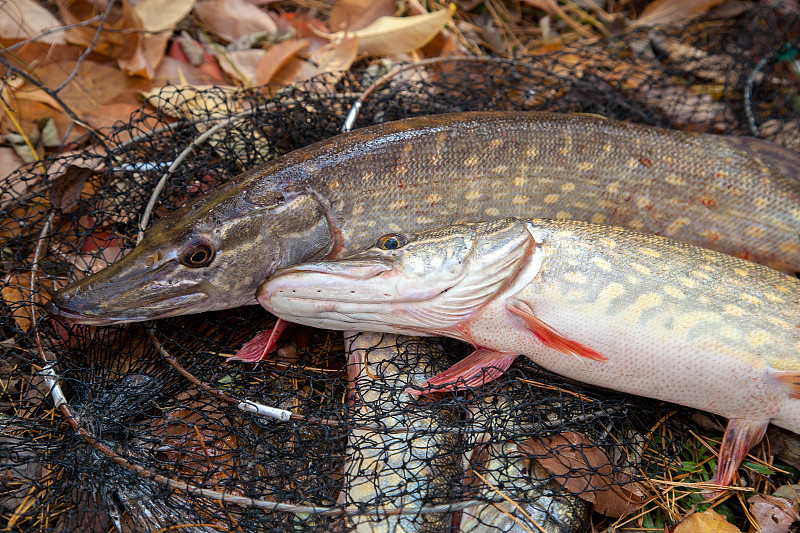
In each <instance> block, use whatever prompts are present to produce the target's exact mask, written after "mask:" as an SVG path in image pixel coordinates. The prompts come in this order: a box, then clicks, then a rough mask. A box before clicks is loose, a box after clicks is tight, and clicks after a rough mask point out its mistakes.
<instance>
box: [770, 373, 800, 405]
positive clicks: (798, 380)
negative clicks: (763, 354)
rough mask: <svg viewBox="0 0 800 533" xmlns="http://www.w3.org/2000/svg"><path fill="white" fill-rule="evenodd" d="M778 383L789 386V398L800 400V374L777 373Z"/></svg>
mask: <svg viewBox="0 0 800 533" xmlns="http://www.w3.org/2000/svg"><path fill="white" fill-rule="evenodd" d="M775 377H776V378H777V379H778V381H780V382H782V383H784V384H786V385H788V386H789V397H790V398H794V399H795V400H800V372H792V371H788V370H782V371H775Z"/></svg>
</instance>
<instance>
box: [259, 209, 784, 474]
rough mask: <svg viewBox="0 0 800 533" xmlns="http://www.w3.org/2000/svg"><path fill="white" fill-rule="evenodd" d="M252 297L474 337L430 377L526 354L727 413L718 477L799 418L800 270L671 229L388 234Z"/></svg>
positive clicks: (459, 377)
mask: <svg viewBox="0 0 800 533" xmlns="http://www.w3.org/2000/svg"><path fill="white" fill-rule="evenodd" d="M258 300H259V302H260V303H261V304H262V305H263V306H264V307H265V308H266V309H267V310H269V311H270V312H272V313H274V314H275V315H277V316H279V317H281V318H283V319H286V320H289V321H292V322H298V323H301V324H307V325H311V326H316V327H322V328H329V329H360V330H367V331H381V332H391V333H400V334H406V335H436V336H449V337H453V338H456V339H461V340H463V341H466V342H469V343H471V344H472V345H474V346H475V347H476V351H475V352H474V353H473V354H472V355H470V356H469V357H467V358H466V359H464V360H462V361H461V362H459V363H457V364H456V365H454V366H453V367H451V368H450V369H449V370H447V371H445V372H444V373H443V374H440V375H439V376H437V377H435V378H433V379H430V380H428V382H427V386H443V387H444V388H448V387H452V386H454V385H453V383H456V382H461V383H463V384H465V385H473V386H477V385H480V384H481V383H483V382H485V381H486V380H488V379H492V378H493V377H495V376H497V375H498V374H499V373H502V371H503V370H504V369H506V368H508V366H509V365H510V364H511V362H512V361H513V360H514V359H515V358H516V357H517V356H518V355H520V354H521V355H526V356H528V357H529V358H531V359H532V360H533V361H534V362H536V363H537V364H539V365H541V366H543V367H545V368H547V369H549V370H551V371H554V372H557V373H559V374H561V375H564V376H567V377H570V378H573V379H576V380H579V381H582V382H585V383H590V384H593V385H599V386H603V387H608V388H611V389H615V390H619V391H623V392H628V393H633V394H639V395H642V396H648V397H651V398H657V399H660V400H666V401H669V402H674V403H677V404H681V405H686V406H689V407H694V408H698V409H703V410H706V411H710V412H712V413H716V414H719V415H722V416H725V417H727V418H728V419H729V422H728V426H727V429H726V431H725V435H724V438H723V442H722V446H721V451H720V457H719V463H718V471H717V474H716V478H715V479H716V482H717V483H719V484H723V485H727V484H730V482H731V481H732V479H733V476H734V474H735V471H736V469H737V467H738V465H739V463H740V462H741V460H742V458H743V457H744V455H745V454H746V452H747V451H748V450H749V449H750V447H752V446H753V445H755V444H756V443H757V442H758V441H760V440H761V438H762V436H763V435H764V432H765V430H766V428H767V426H768V424H769V423H770V422H772V423H773V424H775V425H777V426H780V427H783V428H785V429H788V430H790V431H793V432H795V433H799V432H800V400H798V397H800V318H799V317H800V280H798V279H797V278H795V277H794V276H789V275H786V274H783V273H781V272H778V271H775V270H773V269H770V268H768V267H765V266H761V265H757V264H755V263H751V262H749V261H745V260H742V259H738V258H734V257H732V256H729V255H726V254H721V253H718V252H713V251H709V250H706V249H704V248H700V247H697V246H692V245H688V244H684V243H680V242H677V241H674V240H671V239H667V238H664V237H658V236H653V235H647V234H643V233H640V232H637V231H633V230H629V229H623V228H617V227H609V226H602V225H595V224H590V223H585V222H577V221H553V220H533V221H520V220H517V219H505V220H500V221H495V222H485V223H476V224H467V225H454V226H448V227H444V228H441V229H435V230H430V231H428V232H425V233H421V234H419V235H417V236H414V235H402V234H389V235H386V236H384V237H381V238H380V239H379V240H378V244H377V245H376V246H374V247H373V248H370V249H368V250H367V251H365V252H362V253H359V254H355V255H353V256H351V257H350V258H348V259H340V260H336V261H327V262H326V261H321V262H314V263H308V264H305V265H300V266H296V267H292V268H289V269H285V270H283V271H280V272H278V273H277V274H275V275H274V276H272V277H271V278H270V279H269V280H268V281H267V282H266V283H265V284H264V285H263V286H262V287H261V288H260V289H259V293H258Z"/></svg>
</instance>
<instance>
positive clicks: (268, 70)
mask: <svg viewBox="0 0 800 533" xmlns="http://www.w3.org/2000/svg"><path fill="white" fill-rule="evenodd" d="M310 42H311V41H310V40H308V39H291V40H289V41H283V42H282V43H278V44H276V45H274V46H271V47H270V48H269V50H267V53H266V54H264V56H263V57H262V58H261V60H260V61H259V62H258V65H257V66H256V84H258V85H266V84H267V83H269V82H270V81H272V78H273V76H275V74H277V73H278V71H280V70H281V69H282V68H283V67H285V66H286V64H287V63H289V61H290V60H291V59H293V58H294V57H295V56H297V54H298V53H300V52H301V51H303V50H304V49H305V48H307V47H308V45H309V44H310Z"/></svg>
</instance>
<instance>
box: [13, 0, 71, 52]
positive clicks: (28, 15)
mask: <svg viewBox="0 0 800 533" xmlns="http://www.w3.org/2000/svg"><path fill="white" fill-rule="evenodd" d="M61 26H63V25H62V24H61V22H59V20H58V19H57V18H55V17H54V16H53V15H51V14H50V12H49V11H47V10H46V9H45V8H43V7H42V6H41V5H39V3H38V2H36V1H35V0H14V1H13V2H2V3H0V37H2V38H3V39H31V38H33V37H38V36H39V35H41V34H42V33H44V32H46V31H47V30H51V29H54V28H60V27H61ZM39 40H40V41H42V42H45V43H53V44H65V43H66V42H67V41H66V40H65V39H64V34H63V33H62V32H54V33H51V34H49V35H44V36H42V37H41V38H40V39H39Z"/></svg>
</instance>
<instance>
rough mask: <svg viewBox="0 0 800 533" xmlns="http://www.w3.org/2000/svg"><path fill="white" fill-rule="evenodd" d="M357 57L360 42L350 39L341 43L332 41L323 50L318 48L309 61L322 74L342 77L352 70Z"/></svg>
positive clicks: (345, 39)
mask: <svg viewBox="0 0 800 533" xmlns="http://www.w3.org/2000/svg"><path fill="white" fill-rule="evenodd" d="M357 55H358V42H357V40H356V39H355V38H353V37H348V38H344V39H342V40H341V41H338V40H337V41H331V42H330V43H328V44H327V45H325V46H323V47H322V48H318V49H317V50H315V51H314V52H313V53H312V54H311V56H310V57H309V59H310V60H311V61H312V62H313V63H314V64H315V65H316V66H317V69H318V70H319V71H320V72H325V73H332V74H338V75H339V76H342V75H344V73H345V72H347V71H348V70H349V69H350V66H351V65H352V64H353V62H354V61H355V60H356V56H357ZM337 79H338V78H337Z"/></svg>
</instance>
